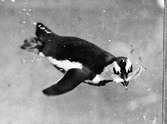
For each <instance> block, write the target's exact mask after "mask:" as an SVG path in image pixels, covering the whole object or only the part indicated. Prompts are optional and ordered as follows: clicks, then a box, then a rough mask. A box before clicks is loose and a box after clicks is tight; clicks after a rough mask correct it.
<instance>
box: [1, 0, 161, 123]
mask: <svg viewBox="0 0 167 124" xmlns="http://www.w3.org/2000/svg"><path fill="white" fill-rule="evenodd" d="M160 5H161V4H159V1H152V0H147V1H144V0H141V1H129V0H119V1H114V0H111V1H109V0H107V1H105V2H104V1H101V0H96V1H89V0H86V1H85V0H79V1H72V0H71V1H64V0H62V1H60V0H50V1H45V0H36V1H30V0H23V1H20V0H1V1H0V51H1V52H0V56H1V57H0V74H1V77H0V93H1V94H2V95H1V97H0V101H1V104H0V123H1V124H8V123H11V124H23V123H24V124H26V123H28V124H53V123H54V124H78V123H81V124H95V123H97V124H98V123H102V124H161V112H162V110H161V95H162V94H161V91H162V48H163V46H162V34H163V32H162V29H163V27H162V21H163V20H162V17H163V10H162V7H163V6H160ZM38 21H40V22H43V23H44V24H46V25H47V26H48V27H49V28H51V29H52V30H53V31H55V32H56V33H58V34H60V35H72V36H77V37H81V38H84V39H87V40H89V41H91V42H93V43H94V44H97V45H98V46H100V47H102V48H104V49H105V50H107V51H109V52H111V53H112V54H114V55H116V56H127V57H129V58H130V60H131V61H132V62H133V64H134V65H135V66H136V67H138V66H139V65H142V66H143V67H144V68H145V71H144V72H143V73H142V74H141V75H140V78H137V79H136V80H135V81H133V82H130V84H129V87H128V90H125V89H124V88H123V87H122V86H121V85H119V84H115V83H111V84H108V85H107V86H105V87H101V88H97V87H93V86H88V85H86V84H81V85H80V86H79V87H77V88H76V89H75V90H73V91H72V92H70V93H67V94H65V95H62V96H58V97H46V96H44V95H43V94H42V92H41V91H42V89H44V88H46V87H48V86H50V85H51V84H54V83H55V82H57V80H59V79H60V78H61V77H62V76H63V75H62V74H61V73H60V72H59V71H57V70H56V69H55V68H54V67H52V66H51V65H50V64H49V63H48V61H47V60H45V59H44V58H42V57H39V56H37V55H35V54H31V53H28V52H25V51H22V50H20V48H19V46H20V45H21V44H22V43H23V40H24V39H25V38H28V37H31V36H34V31H35V29H34V28H35V26H34V25H35V24H36V22H38Z"/></svg>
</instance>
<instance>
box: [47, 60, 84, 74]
mask: <svg viewBox="0 0 167 124" xmlns="http://www.w3.org/2000/svg"><path fill="white" fill-rule="evenodd" d="M47 59H48V60H49V62H50V63H52V64H53V65H55V66H57V67H59V68H62V69H64V70H65V71H68V70H69V69H72V68H78V69H82V64H81V63H79V62H71V61H69V60H56V59H54V58H53V57H47Z"/></svg>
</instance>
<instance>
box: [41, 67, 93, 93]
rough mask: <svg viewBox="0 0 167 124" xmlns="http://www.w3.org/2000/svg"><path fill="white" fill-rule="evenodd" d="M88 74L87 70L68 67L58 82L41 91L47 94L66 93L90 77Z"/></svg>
mask: <svg viewBox="0 0 167 124" xmlns="http://www.w3.org/2000/svg"><path fill="white" fill-rule="evenodd" d="M90 75H91V73H90V71H89V70H83V69H82V70H81V69H70V70H69V71H67V72H66V74H65V75H64V77H63V78H62V79H61V80H60V81H59V82H58V83H56V84H54V85H52V86H50V87H48V88H46V89H44V90H43V93H44V94H45V95H48V96H51V95H60V94H63V93H66V92H68V91H71V90H73V89H74V88H75V87H77V86H78V85H79V84H80V83H81V82H83V81H84V80H86V79H88V78H90Z"/></svg>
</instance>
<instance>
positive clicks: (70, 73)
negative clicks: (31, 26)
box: [20, 22, 132, 96]
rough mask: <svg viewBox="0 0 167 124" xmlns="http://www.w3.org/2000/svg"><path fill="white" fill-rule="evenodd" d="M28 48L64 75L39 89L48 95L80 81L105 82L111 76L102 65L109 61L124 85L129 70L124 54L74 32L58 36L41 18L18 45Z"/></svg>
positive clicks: (128, 61) (90, 82)
mask: <svg viewBox="0 0 167 124" xmlns="http://www.w3.org/2000/svg"><path fill="white" fill-rule="evenodd" d="M20 48H21V49H23V50H27V51H33V50H38V54H39V55H40V56H43V57H45V58H46V59H48V61H49V62H50V63H51V64H52V65H53V66H54V67H55V68H57V69H58V70H59V71H61V72H62V73H63V74H64V76H63V78H62V79H60V80H59V81H58V82H57V83H56V84H53V85H51V86H50V87H48V88H46V89H44V90H42V92H43V93H44V94H45V95H47V96H54V95H61V94H64V93H67V92H69V91H71V90H73V89H74V88H75V87H77V86H78V85H79V84H81V83H82V82H83V83H87V84H90V85H93V86H105V85H106V84H107V83H109V82H112V81H113V79H111V80H105V79H104V78H102V76H101V74H102V72H103V71H104V70H105V67H107V66H108V65H110V64H112V65H113V73H114V74H115V75H117V76H118V77H119V78H120V80H121V83H122V85H123V86H124V87H127V86H128V84H129V81H128V80H127V78H128V74H129V73H131V72H132V63H131V61H130V60H129V59H128V58H127V57H122V56H121V57H116V56H114V55H113V54H111V53H109V52H107V51H105V50H104V49H102V48H100V47H99V46H97V45H95V44H93V43H91V42H89V41H87V40H84V39H81V38H78V37H73V36H61V35H58V34H56V33H54V32H53V31H52V30H51V29H49V28H48V27H47V26H45V25H44V24H43V23H41V22H37V23H36V29H35V36H34V37H32V38H29V39H25V40H24V43H23V44H22V45H21V46H20Z"/></svg>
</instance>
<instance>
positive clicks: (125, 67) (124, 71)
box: [113, 57, 133, 88]
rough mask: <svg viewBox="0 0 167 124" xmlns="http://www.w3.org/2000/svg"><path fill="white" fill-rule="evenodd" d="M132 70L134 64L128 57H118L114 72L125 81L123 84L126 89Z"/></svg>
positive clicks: (114, 64) (114, 63)
mask: <svg viewBox="0 0 167 124" xmlns="http://www.w3.org/2000/svg"><path fill="white" fill-rule="evenodd" d="M132 69H133V67H132V63H131V61H130V60H129V59H128V58H127V57H117V58H116V59H115V61H114V62H113V72H114V74H115V75H118V76H119V77H120V78H121V79H122V80H123V82H121V83H122V85H123V86H124V87H125V88H127V86H128V84H129V81H127V78H128V74H129V73H131V72H132Z"/></svg>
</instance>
